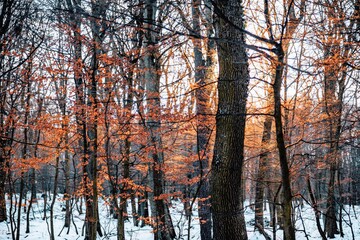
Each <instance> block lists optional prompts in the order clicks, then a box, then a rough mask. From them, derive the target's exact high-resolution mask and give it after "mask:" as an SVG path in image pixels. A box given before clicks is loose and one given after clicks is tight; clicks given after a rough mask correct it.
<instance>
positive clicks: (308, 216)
mask: <svg viewBox="0 0 360 240" xmlns="http://www.w3.org/2000/svg"><path fill="white" fill-rule="evenodd" d="M9 204H10V200H7V205H8V206H9ZM43 204H44V202H43V199H42V198H41V197H39V200H38V201H37V203H33V211H32V212H31V214H30V216H31V221H30V233H25V227H26V214H24V213H22V220H21V234H20V239H26V240H39V239H49V228H48V226H49V225H50V220H49V218H47V219H46V220H42V217H43ZM48 204H50V201H48ZM63 204H64V202H63V200H62V198H61V196H59V197H58V198H57V200H56V203H55V206H54V228H55V233H56V239H59V240H76V239H83V236H81V233H82V228H83V223H84V217H85V214H82V215H79V213H78V211H77V210H76V209H74V211H73V212H74V216H73V218H74V223H75V225H76V228H77V230H78V234H77V233H76V231H75V227H74V224H71V227H70V230H69V233H68V234H67V231H68V229H67V228H64V229H63V225H64V216H65V213H64V212H62V211H61V209H62V205H63ZM99 208H100V222H101V226H102V230H103V233H104V236H103V237H101V238H100V237H98V239H104V240H105V239H109V240H115V239H116V221H117V220H116V219H113V218H112V217H111V216H110V215H109V206H108V204H105V202H104V201H103V200H102V199H100V200H99ZM129 209H130V208H129ZM297 209H298V210H299V209H300V208H297ZM8 210H9V207H8ZM354 210H355V212H358V213H360V207H358V206H357V207H355V209H353V208H352V207H351V208H350V207H349V206H345V211H346V213H345V212H344V217H343V228H344V233H345V236H344V238H341V237H340V235H337V237H336V238H335V239H352V234H351V228H350V221H349V217H348V215H347V213H350V217H351V219H350V220H351V224H352V228H353V231H354V236H355V239H357V238H359V236H360V223H359V219H358V218H357V216H356V214H355V213H354ZM170 211H171V214H172V218H173V223H174V227H175V230H176V232H177V237H176V239H179V240H180V239H188V238H187V232H188V229H187V226H188V222H187V220H186V219H185V216H184V211H183V208H182V204H181V203H180V202H176V201H173V202H172V206H171V208H170ZM84 212H85V211H84ZM196 214H197V213H196V211H194V215H193V216H192V221H191V231H190V234H191V237H190V239H192V240H196V239H200V234H199V232H200V231H199V229H200V227H199V223H198V219H197V215H196ZM300 214H301V215H300ZM49 215H50V214H49V212H48V213H47V216H49ZM15 216H16V215H15ZM264 217H265V219H269V213H268V212H267V211H265V215H264ZM301 218H302V219H303V222H302V221H301ZM245 219H246V222H247V232H248V237H249V240H263V239H265V238H264V237H263V236H262V235H261V234H260V233H259V232H255V231H254V226H253V224H252V223H253V221H254V211H253V210H252V209H251V208H250V207H247V208H246V209H245ZM295 220H296V229H297V232H296V239H299V240H303V239H321V237H320V234H319V233H318V230H317V227H316V222H315V216H314V212H313V210H312V208H311V207H310V206H309V205H304V207H303V208H302V209H301V211H296V215H295ZM321 223H323V221H322V219H321ZM304 226H305V229H304ZM62 229H63V230H62ZM151 231H152V230H151V227H149V226H145V227H143V228H140V227H134V226H133V224H132V218H131V215H130V217H129V221H126V223H125V234H126V238H125V239H131V240H150V239H151V240H152V239H153V235H152V232H151ZM265 231H266V232H267V233H268V234H269V236H271V237H272V229H271V228H270V227H269V226H265ZM60 232H61V234H60ZM282 234H283V233H282V230H279V229H278V230H277V231H276V239H282ZM305 234H307V237H308V238H306V235H305ZM11 238H12V237H11V230H10V223H9V220H8V221H7V222H2V223H0V240H6V239H11Z"/></svg>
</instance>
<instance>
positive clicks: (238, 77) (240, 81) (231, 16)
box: [210, 0, 249, 240]
mask: <svg viewBox="0 0 360 240" xmlns="http://www.w3.org/2000/svg"><path fill="white" fill-rule="evenodd" d="M214 10H215V13H216V15H217V25H216V30H217V35H218V39H219V40H217V46H218V59H219V80H218V96H219V100H218V110H217V114H216V137H215V146H214V158H213V161H212V169H211V174H212V175H211V180H210V182H211V193H212V194H211V195H212V199H211V200H212V210H213V224H214V226H213V236H214V240H221V239H234V240H236V239H241V240H245V239H247V232H246V226H245V219H244V207H243V199H242V186H243V184H242V181H243V180H242V172H243V162H244V136H245V120H246V100H247V95H248V84H249V70H248V59H247V55H246V50H245V39H244V33H243V32H242V31H241V29H243V28H244V20H243V16H244V15H243V8H242V1H237V0H228V1H214Z"/></svg>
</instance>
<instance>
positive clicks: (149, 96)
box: [144, 0, 175, 240]
mask: <svg viewBox="0 0 360 240" xmlns="http://www.w3.org/2000/svg"><path fill="white" fill-rule="evenodd" d="M156 13H157V1H156V0H147V1H146V2H145V17H144V18H145V20H146V21H145V24H144V25H145V29H147V31H146V32H145V39H146V40H145V42H144V47H145V49H146V53H145V56H144V65H145V74H144V77H145V88H146V106H147V110H148V111H147V116H146V127H147V128H148V130H149V134H150V139H149V144H150V148H151V151H150V155H149V157H150V158H151V159H152V162H151V163H150V165H149V171H150V174H149V175H150V176H152V179H151V180H150V181H151V187H152V190H153V192H152V193H151V192H150V193H149V195H151V196H150V198H151V202H152V203H153V204H152V206H151V208H152V213H153V215H152V218H153V220H154V239H155V240H169V239H172V238H174V237H175V236H173V232H174V231H173V226H171V225H167V224H169V223H170V222H171V221H169V218H170V217H171V216H170V215H168V214H166V210H165V208H166V206H165V204H166V203H165V201H164V198H163V197H162V195H163V190H164V172H163V165H164V153H163V150H162V143H161V141H162V140H161V133H160V122H161V118H160V116H161V110H160V108H161V106H160V89H159V87H160V76H161V73H160V71H161V69H160V59H159V56H160V54H159V52H158V51H159V49H158V37H159V35H158V34H159V33H158V32H157V30H156V29H155V28H156V19H155V17H156Z"/></svg>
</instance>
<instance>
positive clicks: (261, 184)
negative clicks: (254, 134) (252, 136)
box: [255, 116, 273, 230]
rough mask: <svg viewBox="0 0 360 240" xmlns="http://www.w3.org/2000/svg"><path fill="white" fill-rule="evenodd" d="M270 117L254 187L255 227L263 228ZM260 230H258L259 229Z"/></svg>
mask: <svg viewBox="0 0 360 240" xmlns="http://www.w3.org/2000/svg"><path fill="white" fill-rule="evenodd" d="M272 121H273V119H272V116H266V117H265V121H264V129H263V136H262V140H261V150H262V151H263V152H262V153H261V154H260V158H259V168H258V172H257V175H256V186H255V227H256V228H258V226H260V227H262V228H264V190H265V186H266V183H265V181H266V176H267V171H268V167H269V165H268V161H269V159H268V157H269V152H268V149H267V146H268V144H269V143H270V138H271V125H272ZM259 230H260V229H259Z"/></svg>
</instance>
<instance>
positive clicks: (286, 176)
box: [273, 45, 295, 240]
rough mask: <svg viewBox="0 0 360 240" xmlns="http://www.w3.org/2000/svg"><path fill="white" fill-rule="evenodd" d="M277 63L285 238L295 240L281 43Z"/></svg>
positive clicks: (276, 111) (276, 101)
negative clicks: (286, 143)
mask: <svg viewBox="0 0 360 240" xmlns="http://www.w3.org/2000/svg"><path fill="white" fill-rule="evenodd" d="M276 54H277V57H278V59H277V62H278V63H277V65H276V73H275V81H274V85H273V88H274V117H275V128H276V131H275V132H276V142H277V147H278V151H279V160H280V168H281V179H282V188H283V216H284V239H286V240H295V229H294V225H293V223H292V193H291V182H290V171H289V166H288V159H287V153H286V146H285V139H284V133H283V124H282V115H281V83H282V76H283V72H284V51H283V49H282V46H281V45H278V46H277V52H276Z"/></svg>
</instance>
